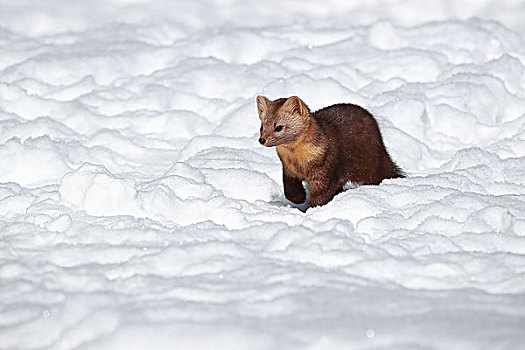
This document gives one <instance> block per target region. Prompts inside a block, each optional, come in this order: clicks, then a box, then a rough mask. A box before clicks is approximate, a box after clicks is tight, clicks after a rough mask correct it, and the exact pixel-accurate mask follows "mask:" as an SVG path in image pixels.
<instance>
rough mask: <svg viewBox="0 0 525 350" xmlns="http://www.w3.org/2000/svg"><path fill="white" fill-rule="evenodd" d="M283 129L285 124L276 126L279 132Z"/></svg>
mask: <svg viewBox="0 0 525 350" xmlns="http://www.w3.org/2000/svg"><path fill="white" fill-rule="evenodd" d="M282 129H283V126H282V125H277V126H276V127H275V131H277V132H279V131H281V130H282Z"/></svg>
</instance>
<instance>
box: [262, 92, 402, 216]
mask: <svg viewBox="0 0 525 350" xmlns="http://www.w3.org/2000/svg"><path fill="white" fill-rule="evenodd" d="M257 110H258V112H259V118H260V119H261V122H262V125H261V134H260V138H259V142H260V143H261V144H262V145H264V146H266V147H272V146H276V148H277V154H278V155H279V158H280V159H281V162H282V163H283V183H284V195H285V196H286V198H287V199H288V200H290V201H291V202H293V203H295V204H301V203H304V202H305V200H306V192H305V189H304V187H303V185H302V181H303V180H304V181H306V182H308V187H309V189H310V203H309V204H310V207H315V206H318V205H324V204H326V203H328V202H329V201H331V200H332V198H334V196H335V195H336V194H338V193H340V192H341V191H343V186H344V185H345V184H346V183H348V182H349V181H351V182H353V183H358V184H363V185H378V184H379V183H380V182H381V181H382V180H383V179H390V178H397V177H404V176H405V175H404V173H403V171H402V170H401V169H400V168H399V167H398V166H397V165H396V164H395V163H394V162H393V161H392V159H391V158H390V156H389V154H388V152H387V150H386V148H385V145H384V143H383V138H382V137H381V133H380V131H379V127H378V125H377V122H376V120H375V119H374V117H373V116H372V115H371V114H370V113H369V112H368V111H367V110H365V109H364V108H361V107H359V106H356V105H352V104H335V105H332V106H329V107H325V108H323V109H320V110H318V111H316V112H313V113H312V112H310V109H309V108H308V106H307V105H306V104H305V103H304V102H303V101H302V100H301V99H300V98H299V97H297V96H292V97H290V98H288V99H286V98H280V99H277V100H275V101H270V100H268V99H267V98H266V97H264V96H257Z"/></svg>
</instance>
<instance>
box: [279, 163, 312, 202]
mask: <svg viewBox="0 0 525 350" xmlns="http://www.w3.org/2000/svg"><path fill="white" fill-rule="evenodd" d="M283 184H284V196H285V197H286V199H288V200H289V201H290V202H292V203H294V204H301V203H304V201H305V200H306V191H305V190H304V187H303V184H302V182H301V180H299V179H298V178H296V177H293V176H289V175H287V174H286V172H285V171H284V170H283Z"/></svg>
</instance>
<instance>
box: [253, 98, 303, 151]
mask: <svg viewBox="0 0 525 350" xmlns="http://www.w3.org/2000/svg"><path fill="white" fill-rule="evenodd" d="M257 111H258V112H259V119H261V134H260V138H259V142H260V143H261V144H262V145H263V146H266V147H272V146H280V145H288V144H292V143H293V142H294V141H296V140H297V138H298V137H299V135H300V134H301V132H302V131H303V130H305V129H306V128H307V127H308V125H309V124H310V110H309V109H308V106H307V105H306V104H305V103H304V102H303V101H302V100H301V99H300V98H299V97H297V96H292V97H290V98H288V99H286V98H280V99H277V100H275V101H270V100H269V99H267V98H266V97H264V96H257Z"/></svg>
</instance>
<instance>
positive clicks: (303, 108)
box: [281, 96, 310, 117]
mask: <svg viewBox="0 0 525 350" xmlns="http://www.w3.org/2000/svg"><path fill="white" fill-rule="evenodd" d="M281 110H282V111H284V112H287V113H290V114H299V115H301V116H304V117H306V116H308V115H309V114H310V110H309V109H308V106H307V105H306V104H305V103H304V102H303V100H301V99H300V98H299V97H297V96H292V97H290V98H288V99H287V100H286V102H285V103H284V104H283V106H282V107H281Z"/></svg>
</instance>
